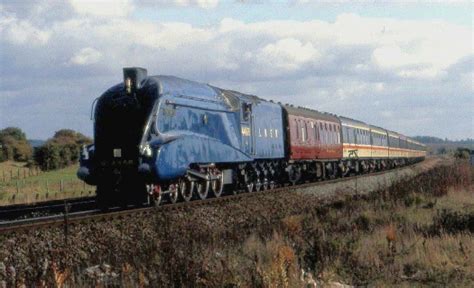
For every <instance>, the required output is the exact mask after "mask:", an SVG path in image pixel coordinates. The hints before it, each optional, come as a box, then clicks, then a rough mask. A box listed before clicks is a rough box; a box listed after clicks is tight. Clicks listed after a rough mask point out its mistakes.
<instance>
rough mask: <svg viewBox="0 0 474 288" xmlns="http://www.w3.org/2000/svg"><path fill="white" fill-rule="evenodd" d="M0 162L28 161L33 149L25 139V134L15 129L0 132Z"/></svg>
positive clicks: (9, 128)
mask: <svg viewBox="0 0 474 288" xmlns="http://www.w3.org/2000/svg"><path fill="white" fill-rule="evenodd" d="M0 147H1V150H0V154H1V156H0V162H1V161H7V160H15V161H22V162H25V161H28V160H30V159H31V157H32V155H33V148H32V147H31V145H30V143H29V142H28V140H27V139H26V135H25V133H24V132H23V131H22V130H21V129H19V128H16V127H7V128H5V129H3V130H0Z"/></svg>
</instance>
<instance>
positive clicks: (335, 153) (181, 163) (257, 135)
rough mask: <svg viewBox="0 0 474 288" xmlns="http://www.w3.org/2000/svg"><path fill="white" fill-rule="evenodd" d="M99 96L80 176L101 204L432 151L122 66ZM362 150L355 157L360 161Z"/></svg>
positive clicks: (258, 186) (255, 185) (177, 195)
mask: <svg viewBox="0 0 474 288" xmlns="http://www.w3.org/2000/svg"><path fill="white" fill-rule="evenodd" d="M123 75H124V81H123V82H122V83H120V84H118V85H115V86H114V87H112V88H110V89H109V90H107V91H106V92H105V93H104V94H103V95H102V96H100V97H99V98H98V99H97V102H96V105H95V110H94V144H93V145H90V146H87V147H84V148H83V151H82V153H81V158H80V164H81V165H80V168H79V170H78V173H77V174H78V177H79V178H80V179H82V180H84V181H85V182H87V183H88V184H91V185H96V186H97V203H98V204H99V205H100V206H101V207H103V208H106V207H109V206H115V205H121V206H124V205H128V204H135V205H142V204H144V203H155V204H159V203H160V202H161V201H162V198H163V196H167V198H166V199H167V200H168V201H170V202H171V203H175V202H177V201H180V200H184V201H190V200H192V199H193V198H198V199H205V198H207V197H211V196H212V197H219V196H221V195H222V193H223V192H224V191H225V190H224V187H226V188H229V189H227V191H232V192H233V193H237V192H239V191H246V192H252V191H259V190H262V189H263V190H266V189H272V188H273V187H275V186H276V185H282V184H285V183H292V184H296V183H298V182H301V181H315V180H323V179H326V178H334V177H343V176H347V175H350V174H351V173H356V174H357V173H366V172H370V171H374V170H382V169H387V168H392V167H395V166H399V165H405V164H407V163H411V162H413V161H417V160H420V159H423V158H424V156H425V154H426V151H425V150H426V149H425V148H426V147H424V145H422V144H421V143H418V142H416V141H414V140H413V139H410V138H408V137H405V136H403V135H401V134H398V133H395V132H392V131H388V130H385V129H383V128H380V127H375V126H371V125H367V124H365V123H363V122H360V121H355V120H351V119H347V118H344V117H337V116H335V115H332V114H328V113H322V112H318V111H315V110H310V109H306V108H301V107H297V108H295V107H293V106H288V105H281V104H280V103H273V102H272V101H265V100H263V99H260V98H258V97H256V96H253V95H247V94H242V93H239V92H236V91H231V90H224V89H221V88H217V87H213V86H211V85H208V84H202V83H196V82H193V81H189V80H184V79H180V78H177V77H173V76H147V71H146V70H145V69H143V68H124V70H123ZM354 155H355V157H354Z"/></svg>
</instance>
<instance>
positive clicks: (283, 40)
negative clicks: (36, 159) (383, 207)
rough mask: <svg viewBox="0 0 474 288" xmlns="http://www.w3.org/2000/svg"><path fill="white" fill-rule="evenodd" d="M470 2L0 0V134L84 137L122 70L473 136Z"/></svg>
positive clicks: (409, 131) (410, 130) (406, 129)
mask: <svg viewBox="0 0 474 288" xmlns="http://www.w3.org/2000/svg"><path fill="white" fill-rule="evenodd" d="M473 8H474V6H473V4H472V3H471V2H470V1H467V2H455V1H449V2H440V1H430V2H426V1H403V2H394V1H311V0H289V1H264V0H261V1H258V0H256V1H245V0H240V1H230V0H229V1H223V0H116V1H111V0H109V1H106V0H101V1H100V0H93V1H88V0H82V1H79V0H68V1H55V0H36V1H33V0H2V1H1V2H0V129H1V128H4V127H7V126H16V127H20V128H21V129H23V130H24V131H25V132H26V134H27V136H28V138H30V139H47V138H49V137H52V135H53V134H54V132H55V131H57V130H59V129H62V128H69V129H74V130H77V131H79V132H81V133H84V134H86V135H89V136H91V135H92V131H93V122H92V121H91V120H90V114H91V104H92V102H93V101H94V99H95V98H97V97H98V96H100V95H101V94H102V93H103V92H104V91H105V90H106V89H108V88H109V87H111V86H113V85H115V84H117V83H119V82H121V81H122V68H123V67H128V66H140V67H144V68H146V69H148V73H149V74H150V75H175V76H178V77H183V78H186V79H190V80H195V81H199V82H204V83H210V84H213V85H215V86H218V87H222V88H228V89H233V90H237V91H240V92H243V93H250V94H254V95H257V96H259V97H261V98H264V99H269V100H270V99H272V100H275V101H280V102H283V103H291V104H294V105H297V106H305V107H308V108H312V109H316V110H320V111H326V112H331V113H335V114H338V115H342V116H347V117H351V118H355V119H358V120H362V121H365V122H367V123H370V124H374V125H377V126H382V127H384V128H387V129H390V130H394V131H397V132H400V133H403V134H405V135H409V136H414V135H430V136H437V137H441V138H445V137H447V138H450V139H461V138H467V137H470V138H474V113H473V111H474V93H473V92H474V91H473V79H474V78H473V76H474V55H473V45H474V40H473V39H474V38H473V14H474V13H473V12H474V9H473Z"/></svg>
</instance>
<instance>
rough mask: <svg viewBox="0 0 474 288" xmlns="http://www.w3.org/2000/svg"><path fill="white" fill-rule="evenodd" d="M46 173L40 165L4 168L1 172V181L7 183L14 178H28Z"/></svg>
mask: <svg viewBox="0 0 474 288" xmlns="http://www.w3.org/2000/svg"><path fill="white" fill-rule="evenodd" d="M42 173H44V172H43V171H41V169H39V168H38V167H32V168H27V167H21V168H10V169H3V170H2V171H1V172H0V182H1V183H7V182H10V181H13V180H19V179H27V178H29V177H32V176H38V175H40V174H42Z"/></svg>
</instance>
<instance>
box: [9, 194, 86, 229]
mask: <svg viewBox="0 0 474 288" xmlns="http://www.w3.org/2000/svg"><path fill="white" fill-rule="evenodd" d="M66 205H67V206H69V211H71V212H73V211H79V210H85V209H91V207H94V206H95V196H91V197H80V198H68V199H61V200H51V201H44V202H37V203H32V204H15V205H8V206H0V223H1V222H2V221H6V220H14V219H19V218H24V217H28V216H29V215H33V214H38V213H48V214H54V213H61V212H63V211H64V210H65V208H66Z"/></svg>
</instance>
